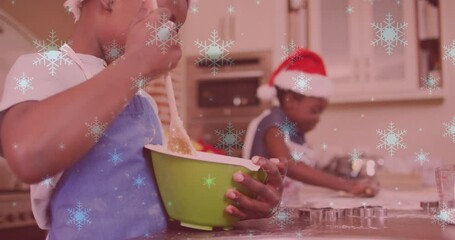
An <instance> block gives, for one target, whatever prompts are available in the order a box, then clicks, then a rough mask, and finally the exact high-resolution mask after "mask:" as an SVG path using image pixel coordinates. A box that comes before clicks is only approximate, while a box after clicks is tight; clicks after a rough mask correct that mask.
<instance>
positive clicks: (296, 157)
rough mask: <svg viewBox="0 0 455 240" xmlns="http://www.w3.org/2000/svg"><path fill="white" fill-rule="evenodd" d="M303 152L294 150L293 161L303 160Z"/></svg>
mask: <svg viewBox="0 0 455 240" xmlns="http://www.w3.org/2000/svg"><path fill="white" fill-rule="evenodd" d="M302 156H303V152H299V151H297V150H292V151H291V159H292V160H294V161H300V160H302Z"/></svg>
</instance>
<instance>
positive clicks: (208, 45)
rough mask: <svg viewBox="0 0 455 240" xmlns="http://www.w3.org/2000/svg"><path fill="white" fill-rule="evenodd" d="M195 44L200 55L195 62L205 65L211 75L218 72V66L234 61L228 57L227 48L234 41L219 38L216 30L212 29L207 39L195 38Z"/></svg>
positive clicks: (230, 63) (230, 46)
mask: <svg viewBox="0 0 455 240" xmlns="http://www.w3.org/2000/svg"><path fill="white" fill-rule="evenodd" d="M195 45H196V47H198V48H199V49H200V50H199V53H200V55H201V56H199V58H198V59H196V62H195V64H198V65H202V64H203V65H207V66H208V67H209V68H210V71H211V72H212V74H213V75H216V74H217V73H218V71H219V70H220V67H222V66H224V65H232V64H234V61H233V60H232V59H230V58H229V57H228V55H229V49H230V48H232V46H233V45H234V41H232V40H229V41H224V40H221V39H220V38H219V37H218V32H217V31H216V30H213V31H212V35H211V37H210V38H209V39H208V41H204V42H202V41H199V40H197V41H195Z"/></svg>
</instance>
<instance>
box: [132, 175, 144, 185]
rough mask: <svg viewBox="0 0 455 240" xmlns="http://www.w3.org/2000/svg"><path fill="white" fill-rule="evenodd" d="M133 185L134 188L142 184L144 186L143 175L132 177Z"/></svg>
mask: <svg viewBox="0 0 455 240" xmlns="http://www.w3.org/2000/svg"><path fill="white" fill-rule="evenodd" d="M133 186H134V187H136V188H140V187H142V186H145V177H142V176H140V175H138V176H136V177H134V178H133Z"/></svg>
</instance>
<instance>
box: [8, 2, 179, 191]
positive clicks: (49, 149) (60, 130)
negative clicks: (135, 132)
mask: <svg viewBox="0 0 455 240" xmlns="http://www.w3.org/2000/svg"><path fill="white" fill-rule="evenodd" d="M163 11H166V13H167V15H168V16H170V14H169V12H168V10H163V9H159V10H158V11H155V12H153V13H151V14H149V15H147V16H144V19H142V20H140V21H139V20H138V23H137V24H135V25H134V26H133V27H132V28H131V30H130V32H129V34H128V39H127V46H126V53H125V55H124V60H120V61H118V62H117V63H116V64H112V65H110V66H109V67H107V68H106V69H105V70H104V71H102V72H101V73H99V74H98V75H96V76H95V77H93V78H91V79H90V80H88V81H86V82H84V83H82V84H80V85H78V86H75V87H73V88H71V89H68V90H66V91H63V92H61V93H58V94H56V95H54V96H52V97H49V98H47V99H45V100H42V101H28V102H22V103H19V104H16V105H14V106H13V107H11V108H10V109H9V110H7V111H6V112H5V113H4V117H3V120H1V123H0V124H1V126H0V127H1V131H0V134H1V139H2V143H1V144H2V149H3V153H4V156H5V158H6V159H7V161H8V163H9V165H10V166H11V168H12V170H13V171H14V172H15V173H16V175H17V176H18V177H19V178H20V179H21V180H23V181H25V182H27V183H33V182H38V181H41V180H43V178H45V177H48V176H52V175H54V174H56V173H58V172H60V171H62V170H64V169H66V168H68V167H69V166H71V165H72V164H74V163H75V162H76V161H77V160H78V159H80V158H81V157H82V156H83V155H84V154H86V153H87V152H88V150H89V149H90V148H91V147H92V146H93V145H94V144H95V141H94V139H93V138H91V137H86V134H87V132H88V128H87V126H86V124H90V123H92V122H93V121H95V119H97V120H98V121H99V122H102V123H105V124H107V125H108V124H110V123H111V122H112V121H113V120H114V118H115V117H116V116H117V114H119V113H120V112H121V111H122V109H123V108H124V107H125V106H126V104H127V103H128V102H129V100H130V99H131V98H132V97H133V96H134V95H135V93H136V92H137V88H134V87H133V82H132V80H131V78H132V77H136V76H138V75H139V73H142V74H143V75H149V76H152V77H154V76H157V75H160V74H162V73H164V72H167V71H169V70H170V68H172V67H174V66H175V65H176V64H177V62H178V60H179V59H180V57H181V50H180V47H178V46H172V47H171V48H170V49H169V51H168V53H167V54H165V55H162V54H161V52H160V50H159V49H158V48H157V47H153V46H152V47H147V46H146V45H145V42H146V39H147V37H148V31H147V30H146V27H145V24H146V22H148V21H152V22H158V21H159V18H160V14H161V13H163ZM61 144H64V146H65V147H64V149H63V150H62V149H61V148H59V146H60V145H61Z"/></svg>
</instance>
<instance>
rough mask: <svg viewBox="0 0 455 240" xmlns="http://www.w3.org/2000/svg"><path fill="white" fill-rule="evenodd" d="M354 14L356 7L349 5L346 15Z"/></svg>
mask: <svg viewBox="0 0 455 240" xmlns="http://www.w3.org/2000/svg"><path fill="white" fill-rule="evenodd" d="M353 12H354V7H353V6H351V5H349V6H347V7H346V13H347V14H352V13H353Z"/></svg>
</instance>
